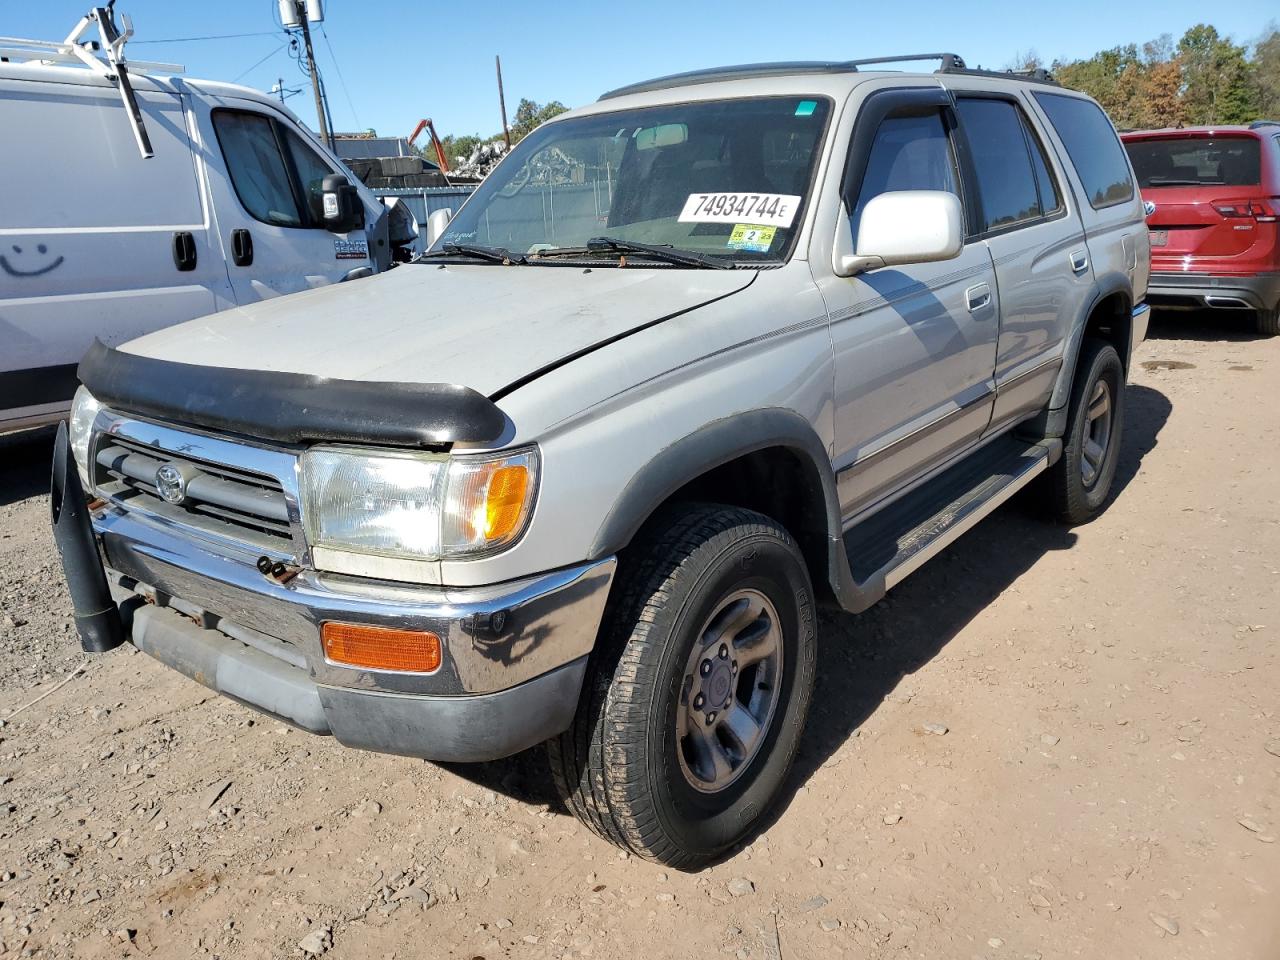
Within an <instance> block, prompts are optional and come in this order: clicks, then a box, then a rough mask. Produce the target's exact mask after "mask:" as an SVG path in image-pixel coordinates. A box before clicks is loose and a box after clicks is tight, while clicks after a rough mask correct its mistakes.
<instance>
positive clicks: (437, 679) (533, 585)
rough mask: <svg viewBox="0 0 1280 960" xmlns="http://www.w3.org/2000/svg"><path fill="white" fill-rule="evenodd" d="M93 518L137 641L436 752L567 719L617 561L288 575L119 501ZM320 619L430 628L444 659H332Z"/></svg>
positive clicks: (533, 736) (287, 706)
mask: <svg viewBox="0 0 1280 960" xmlns="http://www.w3.org/2000/svg"><path fill="white" fill-rule="evenodd" d="M93 527H94V532H95V533H96V534H97V536H98V539H99V543H100V544H101V549H102V553H103V556H104V560H105V564H106V567H107V574H108V579H109V581H110V583H111V587H112V593H113V596H114V597H115V599H116V601H117V603H118V605H119V606H120V608H121V611H122V613H123V614H124V615H125V618H126V624H127V626H128V627H129V632H130V635H131V639H132V640H133V642H134V644H135V645H136V646H137V647H138V648H139V649H141V650H143V651H144V652H146V653H149V654H151V655H152V656H154V657H156V658H157V659H159V660H161V661H163V662H165V663H167V664H169V665H170V666H172V667H174V668H175V669H178V670H179V671H181V672H183V673H185V674H186V675H187V676H190V677H192V678H193V679H195V680H198V681H199V682H201V683H203V684H205V685H206V686H209V687H211V688H213V689H215V690H218V691H220V692H222V693H225V694H227V695H228V696H231V697H234V698H235V699H237V700H241V701H243V702H245V703H247V704H248V705H250V706H253V707H256V708H258V709H260V710H263V711H264V712H267V713H270V714H272V715H275V716H277V717H280V718H282V719H284V720H287V721H289V722H291V723H294V724H296V725H298V726H300V727H303V728H304V729H307V730H310V731H312V732H314V733H332V734H333V735H334V736H335V737H336V738H337V739H338V740H339V741H340V742H342V743H344V744H347V745H350V746H356V747H362V748H364V749H369V750H377V751H381V752H387V753H400V754H406V755H411V756H418V757H426V758H428V759H435V760H460V761H467V760H487V759H494V758H497V757H501V756H507V755H510V754H512V753H515V752H517V751H519V750H521V749H524V748H526V747H529V746H533V745H534V744H536V743H538V742H540V741H541V740H544V739H546V738H547V737H550V736H553V735H555V734H556V733H559V732H561V731H562V730H563V729H565V728H566V727H567V726H568V725H569V723H570V721H571V720H572V717H573V713H574V710H575V709H576V707H577V700H578V693H579V690H580V688H581V684H582V677H583V674H584V672H585V667H586V657H587V654H588V653H590V651H591V649H592V647H593V646H594V644H595V637H596V631H597V629H598V627H599V624H600V621H601V618H602V616H603V612H604V604H605V600H606V598H607V596H608V593H609V586H610V584H611V582H612V579H613V573H614V568H615V565H616V561H615V560H614V559H613V558H608V559H605V560H601V561H597V562H594V563H589V564H585V565H582V566H579V567H574V568H571V569H567V570H559V571H554V572H551V573H546V574H542V575H540V576H536V577H531V578H529V579H525V580H520V581H515V582H511V583H505V584H498V585H495V586H490V587H474V588H467V589H450V588H446V587H418V586H408V585H402V584H390V583H382V582H372V581H368V580H362V579H359V578H353V577H344V576H335V575H327V574H320V573H316V572H314V571H310V570H303V571H302V572H301V573H299V574H298V575H297V576H296V577H294V578H293V579H292V580H290V581H289V582H287V583H284V584H281V583H278V582H276V581H275V580H273V579H270V578H269V577H266V576H264V575H263V574H261V573H260V572H259V571H258V569H257V567H256V566H255V562H256V560H257V556H256V554H254V553H253V552H252V551H237V550H234V549H231V548H228V547H227V546H226V545H225V544H217V545H214V544H208V545H207V546H206V545H205V544H204V543H203V542H202V541H200V540H198V539H194V538H189V537H186V536H182V535H180V534H178V533H176V532H175V531H174V530H173V529H172V528H171V527H168V526H166V525H164V524H162V523H156V522H152V521H150V520H148V519H146V518H142V517H139V516H137V515H136V514H132V513H129V512H126V511H123V510H121V509H119V508H117V507H115V506H112V505H107V506H105V507H99V508H98V509H97V510H95V511H94V514H93ZM327 620H338V621H342V622H346V623H365V624H380V625H386V626H395V627H398V628H402V629H410V630H429V631H431V632H433V633H435V634H437V635H438V636H439V637H440V638H441V640H442V642H443V662H442V664H441V666H440V668H439V669H438V670H437V671H435V672H434V673H432V674H406V673H394V672H385V671H375V670H368V669H358V668H352V667H348V666H342V665H338V664H334V663H331V662H329V661H328V660H326V658H325V656H324V653H323V651H322V650H321V646H320V624H322V623H324V622H325V621H327Z"/></svg>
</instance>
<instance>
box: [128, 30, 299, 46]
mask: <svg viewBox="0 0 1280 960" xmlns="http://www.w3.org/2000/svg"><path fill="white" fill-rule="evenodd" d="M274 36H276V34H275V33H264V32H261V31H260V32H258V33H217V34H210V35H209V36H207V37H170V38H169V39H167V40H131V41H129V45H130V46H131V47H132V46H140V45H141V44H144V43H194V42H196V41H198V40H238V39H240V38H241V37H274Z"/></svg>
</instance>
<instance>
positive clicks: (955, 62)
mask: <svg viewBox="0 0 1280 960" xmlns="http://www.w3.org/2000/svg"><path fill="white" fill-rule="evenodd" d="M915 60H941V61H942V66H940V67H939V68H938V72H939V73H953V72H954V71H956V70H963V69H964V68H965V67H964V58H963V57H962V56H960V54H958V53H909V54H907V55H906V56H905V57H867V58H865V59H862V60H849V61H848V66H850V67H851V68H853V69H854V70H857V69H858V67H870V66H874V65H876V64H881V63H911V62H912V61H915Z"/></svg>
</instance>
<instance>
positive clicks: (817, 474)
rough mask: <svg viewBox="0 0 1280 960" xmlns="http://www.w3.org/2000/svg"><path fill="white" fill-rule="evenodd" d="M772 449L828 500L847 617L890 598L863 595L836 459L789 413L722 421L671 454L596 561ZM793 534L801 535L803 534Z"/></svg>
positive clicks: (599, 535)
mask: <svg viewBox="0 0 1280 960" xmlns="http://www.w3.org/2000/svg"><path fill="white" fill-rule="evenodd" d="M768 447H784V448H786V449H789V450H791V451H792V452H793V453H795V454H796V455H797V456H798V457H799V459H800V461H801V463H802V464H803V465H804V467H805V469H806V473H807V474H808V478H809V481H810V482H811V483H812V484H813V486H814V488H815V493H817V494H818V495H819V496H821V498H822V513H823V515H824V516H823V523H824V526H825V528H826V529H825V530H824V531H823V533H824V534H825V539H826V543H827V555H828V556H827V571H826V573H827V582H828V584H829V585H830V587H831V590H832V593H834V594H835V597H836V599H837V601H838V602H839V603H840V605H841V606H842V607H844V608H845V609H846V610H851V611H853V610H865V609H866V608H867V607H869V606H871V604H872V603H874V602H875V601H876V600H878V599H879V596H881V595H883V589H881V591H880V594H879V595H873V593H869V592H867V591H865V590H864V589H863V588H860V587H859V586H858V585H857V584H856V583H855V582H854V580H853V576H852V575H851V573H850V572H849V560H848V557H847V556H846V555H845V553H844V549H843V546H842V544H843V541H842V539H841V534H842V520H841V515H840V501H839V498H838V496H837V493H836V480H835V474H834V472H833V471H832V469H831V457H830V455H829V454H828V452H827V448H826V446H825V445H824V444H823V442H822V440H821V439H819V437H818V435H817V433H816V432H815V431H814V429H813V425H812V424H810V423H809V421H808V420H806V419H805V418H804V417H802V416H800V415H799V414H798V413H796V412H794V411H792V410H786V409H782V408H767V409H763V410H752V411H748V412H746V413H742V414H738V415H735V416H732V417H726V418H724V419H721V420H714V421H712V422H711V423H708V424H707V425H706V426H704V427H702V428H700V429H699V430H696V431H694V432H693V433H691V434H689V435H688V436H685V437H682V438H681V439H679V440H677V441H675V442H674V443H672V444H670V445H669V446H667V447H664V448H663V449H662V450H661V451H660V452H659V453H658V454H657V455H655V456H654V457H653V459H651V460H650V461H649V462H648V463H647V464H645V466H644V467H642V468H641V469H640V470H639V471H638V472H637V473H636V474H635V476H633V477H632V478H631V480H630V481H629V482H628V483H627V485H626V487H624V488H623V490H622V493H621V494H620V495H619V497H618V498H617V500H616V501H615V502H614V504H613V507H612V509H610V511H609V514H608V516H606V517H605V518H604V521H603V522H602V523H601V524H600V527H599V529H597V531H596V535H595V538H594V540H593V542H592V545H591V549H590V551H589V552H588V558H589V559H594V558H597V557H604V556H609V555H612V554H615V553H617V552H618V551H620V550H621V549H622V548H624V547H625V546H626V545H627V544H628V543H630V542H631V540H632V538H633V537H634V536H635V535H636V533H637V532H638V531H639V529H640V527H641V526H642V525H643V524H644V522H645V521H646V520H648V519H649V517H650V516H652V515H653V513H654V511H655V510H657V509H658V507H660V506H661V505H662V504H663V502H665V501H666V500H667V499H668V498H669V497H670V496H671V495H672V494H673V493H675V492H676V491H677V490H679V489H680V488H681V487H683V486H685V485H686V484H688V483H690V482H691V481H693V480H696V479H697V478H698V477H700V476H702V475H703V474H705V473H707V472H708V471H710V470H713V469H715V468H716V467H719V466H722V465H723V464H726V463H729V462H730V461H731V460H736V459H738V458H739V457H742V456H745V455H747V454H749V453H754V452H755V451H757V450H764V449H766V448H768ZM791 532H792V534H793V535H796V534H797V532H798V531H794V530H793V531H791ZM837 545H839V547H838V548H837Z"/></svg>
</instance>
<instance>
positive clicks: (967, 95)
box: [952, 79, 1094, 432]
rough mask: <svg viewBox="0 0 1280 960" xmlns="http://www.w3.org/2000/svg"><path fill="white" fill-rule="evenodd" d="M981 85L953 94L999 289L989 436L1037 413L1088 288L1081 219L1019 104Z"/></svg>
mask: <svg viewBox="0 0 1280 960" xmlns="http://www.w3.org/2000/svg"><path fill="white" fill-rule="evenodd" d="M956 82H957V83H960V80H959V79H957V81H956ZM982 83H983V81H981V80H977V79H975V80H971V81H969V82H968V83H966V85H965V86H964V87H963V88H960V89H957V88H956V87H955V86H953V87H952V90H953V92H954V94H955V97H956V112H957V113H958V114H959V117H960V134H961V137H962V138H963V140H964V142H965V144H966V148H967V153H968V156H969V160H970V163H971V166H972V168H973V180H974V185H973V190H972V191H971V193H972V194H973V196H974V198H975V203H976V205H977V207H978V210H979V213H980V215H981V222H980V224H979V227H978V228H979V230H980V231H981V233H980V236H982V238H983V241H984V242H985V243H986V245H987V247H988V248H989V249H990V250H991V258H992V260H993V262H994V263H995V269H996V284H997V285H998V287H999V289H1000V340H999V345H998V348H997V351H996V403H995V410H994V412H993V414H992V422H991V426H990V428H989V431H991V432H995V431H999V430H1002V429H1005V428H1006V427H1008V426H1010V425H1012V424H1014V423H1016V422H1017V421H1019V420H1022V419H1026V418H1027V417H1029V416H1031V415H1034V414H1036V413H1038V412H1039V411H1040V410H1041V409H1043V408H1044V406H1045V404H1046V403H1047V402H1048V400H1049V395H1050V393H1052V391H1053V386H1054V383H1055V382H1056V381H1057V377H1058V370H1059V368H1060V367H1061V366H1062V354H1063V347H1064V340H1065V337H1066V333H1067V328H1068V326H1069V324H1070V323H1071V320H1072V318H1074V317H1078V316H1081V315H1082V314H1083V313H1084V311H1085V309H1086V308H1087V307H1088V306H1089V304H1088V301H1089V299H1090V298H1091V297H1092V296H1093V293H1094V285H1093V272H1092V270H1090V268H1089V262H1088V260H1089V258H1088V255H1087V250H1086V248H1085V238H1084V229H1083V227H1082V226H1081V225H1080V215H1079V213H1078V212H1077V211H1076V210H1075V204H1074V203H1072V204H1070V205H1068V204H1067V202H1066V200H1065V199H1064V191H1063V189H1062V187H1061V186H1059V184H1060V183H1061V182H1062V178H1061V174H1060V173H1056V172H1055V171H1054V168H1053V165H1052V163H1051V161H1050V160H1049V156H1048V153H1047V152H1046V150H1045V147H1044V144H1043V143H1042V142H1041V139H1040V136H1039V135H1038V134H1037V133H1036V132H1035V129H1034V128H1033V127H1032V125H1031V122H1030V120H1029V119H1028V117H1027V115H1026V110H1025V107H1024V106H1023V105H1022V103H1021V102H1020V101H1019V100H1018V99H1017V98H1016V97H1015V96H1014V95H1013V94H1011V93H1009V92H1006V90H998V89H992V88H991V87H988V88H986V89H982V87H981V86H979V85H980V84H982ZM970 84H972V86H970Z"/></svg>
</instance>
